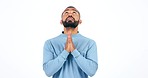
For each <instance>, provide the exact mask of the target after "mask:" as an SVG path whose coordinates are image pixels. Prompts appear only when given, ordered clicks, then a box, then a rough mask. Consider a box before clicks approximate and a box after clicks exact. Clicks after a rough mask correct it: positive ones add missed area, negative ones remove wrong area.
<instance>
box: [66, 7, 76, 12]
mask: <svg viewBox="0 0 148 78" xmlns="http://www.w3.org/2000/svg"><path fill="white" fill-rule="evenodd" d="M72 10H74V11H76V12H78V10H77V9H75V8H72ZM64 11H69V8H66V9H65V10H64Z"/></svg>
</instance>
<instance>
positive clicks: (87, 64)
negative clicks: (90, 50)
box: [72, 49, 98, 76]
mask: <svg viewBox="0 0 148 78" xmlns="http://www.w3.org/2000/svg"><path fill="white" fill-rule="evenodd" d="M72 55H73V56H74V58H75V60H76V62H77V64H78V66H79V67H80V68H81V69H82V70H83V71H84V72H85V73H86V74H87V75H89V76H93V75H94V74H95V72H96V71H97V69H98V64H97V62H95V61H94V60H92V59H89V58H85V57H83V56H82V55H81V54H80V53H79V52H78V51H77V49H75V50H74V51H73V52H72Z"/></svg>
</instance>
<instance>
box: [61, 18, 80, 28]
mask: <svg viewBox="0 0 148 78" xmlns="http://www.w3.org/2000/svg"><path fill="white" fill-rule="evenodd" d="M68 18H72V20H69V19H68ZM62 23H63V25H64V27H65V28H68V27H71V28H76V27H77V26H78V24H79V20H78V21H75V19H74V18H73V17H71V16H69V17H67V18H66V20H65V21H62Z"/></svg>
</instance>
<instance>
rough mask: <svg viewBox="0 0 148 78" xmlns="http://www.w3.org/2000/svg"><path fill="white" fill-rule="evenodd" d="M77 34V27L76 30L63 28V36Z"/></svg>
mask: <svg viewBox="0 0 148 78" xmlns="http://www.w3.org/2000/svg"><path fill="white" fill-rule="evenodd" d="M77 33H78V27H76V28H70V27H69V28H65V27H64V34H77Z"/></svg>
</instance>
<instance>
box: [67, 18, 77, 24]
mask: <svg viewBox="0 0 148 78" xmlns="http://www.w3.org/2000/svg"><path fill="white" fill-rule="evenodd" d="M74 21H75V19H74V18H73V17H67V18H66V22H69V23H71V22H74Z"/></svg>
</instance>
